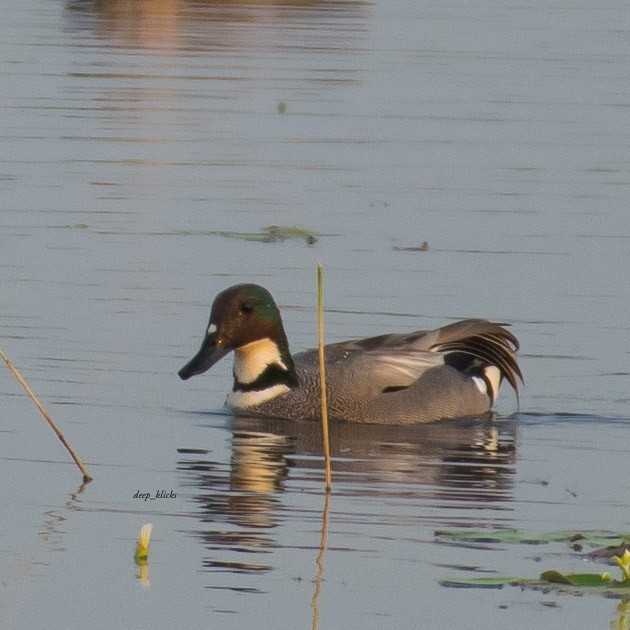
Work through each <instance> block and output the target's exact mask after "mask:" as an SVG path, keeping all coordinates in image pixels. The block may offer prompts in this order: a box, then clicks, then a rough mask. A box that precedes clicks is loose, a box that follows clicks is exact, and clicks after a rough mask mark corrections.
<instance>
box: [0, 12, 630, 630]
mask: <svg viewBox="0 0 630 630" xmlns="http://www.w3.org/2000/svg"><path fill="white" fill-rule="evenodd" d="M3 8H4V11H3V28H2V37H1V38H0V73H1V76H2V86H3V87H2V99H1V101H0V111H1V118H0V120H1V122H0V146H2V152H1V154H0V292H1V294H0V298H1V299H0V338H1V341H2V347H3V349H4V350H5V352H6V353H7V354H8V355H9V356H10V357H11V358H12V359H13V361H14V362H15V363H16V364H17V365H18V367H19V368H20V369H21V370H22V372H23V374H24V376H25V377H26V378H27V379H28V381H29V382H30V384H31V386H32V387H33V389H34V390H35V392H36V393H37V394H38V395H39V396H40V398H41V399H42V401H43V402H44V404H45V405H46V406H47V407H48V408H49V409H50V411H51V413H52V415H53V416H54V418H55V419H56V420H57V422H58V423H59V424H60V426H61V428H62V429H63V430H64V432H65V434H66V435H67V437H68V439H69V440H70V442H71V443H72V444H73V446H74V447H75V448H76V449H77V451H78V452H79V454H80V455H81V456H82V457H83V458H84V459H85V460H86V463H87V465H88V468H89V469H90V472H91V473H92V474H93V476H94V477H95V480H94V482H93V483H91V484H89V485H88V486H87V487H85V488H84V489H80V488H79V481H80V475H79V474H78V472H77V470H76V468H75V467H74V466H73V464H72V463H71V462H69V458H68V456H67V454H66V452H65V451H64V450H63V448H62V446H61V445H60V443H59V442H58V440H57V439H56V437H55V436H54V435H53V433H52V432H51V431H50V430H49V429H48V427H47V426H46V425H45V424H44V422H43V420H42V419H41V417H40V416H39V413H38V412H37V410H36V409H35V408H34V407H33V405H32V404H31V402H30V401H29V400H28V399H27V398H26V397H25V396H24V394H23V392H22V390H21V388H20V386H19V385H18V383H17V382H16V381H15V379H14V378H13V376H12V375H11V374H10V373H9V371H8V370H6V369H4V365H2V364H0V367H2V370H0V408H1V411H2V413H1V421H0V422H1V423H0V433H2V440H1V441H0V445H1V446H0V473H1V475H2V478H3V480H4V481H3V483H2V484H0V505H1V506H2V508H1V513H2V519H1V527H0V529H1V534H0V626H2V627H3V628H4V627H6V628H18V629H21V628H36V627H47V628H85V627H91V628H138V629H144V628H158V627H164V628H166V627H179V626H186V627H190V628H201V627H214V628H230V629H232V628H236V629H238V628H252V627H260V628H287V629H290V628H291V629H292V628H308V627H319V628H322V629H323V628H326V629H330V628H418V627H425V628H452V627H461V628H481V627H483V628H497V629H498V628H505V627H510V628H519V629H526V628H531V627H533V626H536V627H540V628H552V629H555V628H558V629H560V628H567V627H584V628H586V627H589V628H591V627H600V628H602V627H609V624H610V623H611V622H615V623H618V622H619V621H620V618H621V617H623V611H622V612H619V611H618V610H617V602H616V601H613V600H608V599H604V598H599V597H595V596H592V597H570V596H561V595H555V594H553V593H551V594H550V593H540V592H530V591H521V590H520V589H515V588H511V589H510V588H508V589H504V590H484V591H481V590H454V589H447V588H444V587H443V586H440V580H442V579H444V578H452V577H469V576H475V575H484V576H485V575H494V574H499V575H522V576H525V577H536V576H537V575H538V574H539V573H540V571H542V570H544V569H545V568H558V569H561V570H566V571H576V572H578V571H593V572H599V571H602V570H606V567H604V566H602V565H597V564H594V563H592V562H589V563H586V562H585V561H584V560H582V558H581V557H580V555H579V554H577V553H575V552H573V551H572V550H570V549H569V548H567V547H566V546H563V545H557V546H553V545H552V546H544V547H543V546H541V547H530V546H519V545H499V544H496V545H488V546H487V547H485V548H482V549H471V548H468V547H466V548H462V547H458V546H455V545H451V544H444V541H442V540H439V539H438V538H436V536H435V532H436V531H437V530H444V529H461V528H475V529H477V528H488V529H489V530H492V529H497V528H517V529H520V530H524V531H532V532H536V533H541V532H547V531H555V530H573V529H576V530H592V529H606V530H612V531H617V532H620V531H626V530H628V529H630V523H629V520H630V519H629V516H628V515H629V514H630V499H628V497H629V496H630V485H629V484H630V482H629V481H628V479H629V475H628V468H627V467H628V464H627V444H628V437H627V436H628V431H629V428H630V427H629V422H630V421H629V417H630V416H629V414H628V402H629V396H628V376H629V372H630V370H629V369H628V365H629V359H630V344H629V342H628V339H629V337H630V336H629V332H630V324H629V321H628V312H629V310H630V299H629V295H628V289H629V283H628V269H629V267H630V212H629V210H628V208H629V201H630V158H629V156H630V26H629V22H628V14H627V7H626V5H625V4H624V3H622V2H619V1H616V0H612V1H610V2H608V3H607V4H603V5H601V4H600V5H597V7H595V8H592V7H591V8H585V7H584V6H582V4H580V3H573V4H567V3H557V2H553V1H552V2H538V3H528V4H523V3H516V2H510V1H508V0H505V1H504V2H500V3H496V2H494V3H493V2H489V0H474V1H473V2H468V3H463V2H462V3H455V4H453V3H450V4H446V5H444V6H441V5H431V4H425V3H421V2H413V1H411V0H409V1H403V2H393V1H392V0H375V1H374V2H344V1H342V0H338V1H330V2H317V1H314V0H313V1H308V0H307V1H305V2H297V1H296V2H292V1H289V2H279V1H278V2H274V1H272V0H269V1H267V2H257V3H252V4H246V3H242V2H226V3H223V4H222V3H214V2H186V1H184V0H180V1H177V0H161V1H159V2H156V1H148V0H147V1H141V0H135V1H133V0H118V1H116V0H112V1H110V2H107V1H105V0H102V1H99V2H97V1H92V2H91V1H79V0H74V1H69V2H66V3H64V2H62V1H57V0H24V2H20V3H12V4H11V6H8V3H7V2H6V0H5V3H4V7H3ZM269 225H280V226H298V227H300V228H307V229H310V230H313V231H315V232H317V233H318V234H319V237H318V240H317V242H316V243H315V244H314V245H311V246H309V245H307V244H306V243H305V242H304V241H303V240H300V239H292V240H287V241H284V242H275V243H265V242H255V241H251V240H246V239H239V238H228V237H226V236H220V235H217V232H231V233H233V232H236V233H256V232H259V231H260V230H261V229H262V228H264V227H266V226H269ZM424 241H427V242H428V244H429V251H414V250H417V249H418V248H419V247H420V245H421V244H422V243H423V242H424ZM317 261H321V262H323V264H324V265H325V270H326V271H325V274H326V276H325V282H326V306H327V314H326V333H327V339H328V340H330V341H333V340H337V339H344V338H348V337H353V336H363V335H371V334H378V333H381V332H388V331H399V330H400V331H409V330H414V329H418V328H430V327H434V326H438V325H442V324H445V323H448V322H449V321H452V320H453V319H456V318H461V317H465V316H475V317H488V318H491V319H496V320H500V321H506V322H510V323H512V325H513V331H514V332H515V334H517V336H518V337H519V338H520V340H521V343H522V349H523V351H522V366H523V369H524V372H525V376H526V386H525V388H524V390H523V391H522V394H521V401H520V413H518V414H515V411H516V402H515V399H514V397H513V396H512V395H511V394H510V393H505V394H504V395H503V396H502V398H501V400H500V401H499V405H498V408H499V411H500V413H501V414H502V415H501V416H500V417H499V418H498V420H497V421H496V422H494V423H492V422H488V421H483V420H480V421H476V422H467V423H445V424H442V425H439V426H433V427H420V428H410V429H405V430H400V429H395V430H394V429H386V428H379V427H372V428H365V427H364V428H356V427H346V426H335V427H333V430H332V435H331V438H332V441H333V454H334V462H333V467H334V478H333V486H334V491H333V494H332V496H331V498H330V504H329V506H328V507H329V512H328V513H326V514H325V513H324V512H325V511H324V503H325V502H324V495H323V494H322V485H323V474H322V470H321V458H320V443H319V437H318V435H319V432H318V429H317V427H315V426H312V425H304V426H303V425H301V424H298V425H297V426H296V425H287V424H286V423H265V422H260V421H259V422H254V421H247V420H238V421H231V420H230V418H228V417H226V416H223V415H219V414H217V413H213V412H216V410H218V409H219V408H220V407H221V405H222V402H223V399H224V396H225V393H226V391H227V389H228V388H229V386H230V362H229V361H227V360H224V361H223V362H222V363H221V364H219V365H217V366H216V367H215V368H213V370H212V371H211V372H210V373H209V374H208V375H206V376H204V377H203V378H199V379H195V380H192V381H189V382H186V383H182V382H181V381H180V380H179V379H178V378H177V375H176V372H177V370H178V369H179V368H180V367H181V365H183V363H184V362H185V361H186V360H187V359H188V358H189V357H190V356H191V353H192V352H194V351H195V350H196V346H197V344H198V341H199V339H200V337H201V334H202V332H203V329H204V326H205V325H206V323H207V316H208V308H209V304H210V302H211V300H212V298H213V296H214V295H215V294H216V293H217V292H218V291H219V290H221V289H223V288H225V287H226V286H229V285H230V284H233V283H236V282H242V281H255V282H259V283H261V284H264V285H265V286H267V287H268V288H269V289H270V290H271V291H272V293H274V295H275V296H276V297H277V299H278V302H279V303H280V305H281V307H282V309H283V314H284V319H285V324H286V328H287V332H288V335H289V338H290V341H291V344H292V348H293V350H295V351H297V350H300V349H303V348H305V347H309V346H313V345H314V344H315V342H316V330H315V314H314V302H315V298H314V294H315V290H314V284H315V271H314V269H315V264H316V262H317ZM157 490H164V491H166V492H167V493H171V491H172V492H173V494H175V495H176V497H172V498H163V499H156V500H153V501H146V502H145V501H143V500H141V499H134V498H133V495H134V494H135V493H136V492H137V491H141V492H151V493H152V494H155V492H156V491H157ZM145 522H153V524H154V534H153V541H152V548H151V554H150V559H149V567H148V581H149V585H148V586H147V585H146V584H145V585H143V583H142V582H141V581H140V580H139V579H138V577H137V573H138V568H137V567H136V566H135V564H134V561H133V550H134V545H135V539H136V538H137V536H138V532H139V528H140V526H141V525H142V524H143V523H145ZM323 539H325V543H326V545H325V547H326V549H325V553H324V554H323V556H322V555H320V554H321V544H322V540H323ZM473 568H474V570H473ZM465 569H467V570H465ZM621 621H623V619H621ZM626 621H627V619H626Z"/></svg>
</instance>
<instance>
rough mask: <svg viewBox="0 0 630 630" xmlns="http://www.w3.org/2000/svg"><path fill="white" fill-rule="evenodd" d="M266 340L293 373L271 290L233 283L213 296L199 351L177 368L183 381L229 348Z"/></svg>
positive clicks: (211, 363) (211, 362)
mask: <svg viewBox="0 0 630 630" xmlns="http://www.w3.org/2000/svg"><path fill="white" fill-rule="evenodd" d="M264 339H269V340H270V341H271V342H273V343H274V344H275V345H276V346H277V348H278V352H279V354H280V356H281V357H282V362H283V364H284V365H285V366H286V367H287V369H288V371H290V372H291V373H293V372H294V369H295V368H294V366H293V360H292V359H291V355H290V354H289V351H288V343H287V338H286V334H285V332H284V328H283V326H282V319H281V317H280V312H279V310H278V307H277V306H276V303H275V302H274V299H273V297H272V296H271V293H269V291H267V289H265V288H263V287H261V286H259V285H257V284H237V285H235V286H233V287H230V288H229V289H226V290H225V291H222V292H221V293H219V295H217V297H216V298H215V300H214V303H213V304H212V311H211V312H210V322H209V323H208V328H207V330H206V335H205V338H204V340H203V343H202V345H201V348H200V350H199V352H198V353H197V354H196V355H195V356H194V357H193V358H192V359H191V360H190V361H189V362H188V363H187V364H186V365H185V366H184V367H183V368H182V369H181V370H180V371H179V376H180V377H181V378H182V379H184V380H186V379H188V378H190V377H191V376H195V375H196V374H201V373H202V372H205V371H206V370H208V369H209V368H211V367H212V366H213V365H214V364H215V363H216V362H217V361H218V360H219V359H221V358H222V357H224V356H225V355H226V354H228V353H229V352H230V351H232V350H238V349H239V348H242V347H243V346H247V344H250V343H252V342H254V341H259V340H264Z"/></svg>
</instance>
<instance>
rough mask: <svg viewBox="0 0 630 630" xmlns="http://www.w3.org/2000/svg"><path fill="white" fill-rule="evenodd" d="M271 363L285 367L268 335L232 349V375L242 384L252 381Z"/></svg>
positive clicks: (278, 351)
mask: <svg viewBox="0 0 630 630" xmlns="http://www.w3.org/2000/svg"><path fill="white" fill-rule="evenodd" d="M272 363H276V364H278V365H279V366H280V367H281V368H283V369H285V370H286V369H287V366H286V365H285V364H284V362H283V361H282V358H281V357H280V350H278V346H277V345H276V343H275V342H274V341H271V339H269V337H265V338H264V339H258V340H257V341H252V342H251V343H248V344H246V345H244V346H241V347H240V348H237V349H236V350H234V376H235V377H236V380H237V381H238V382H239V383H242V384H243V385H247V384H248V383H253V382H254V381H255V380H256V379H257V378H258V377H259V376H260V375H261V374H262V373H263V372H264V371H265V368H266V367H267V366H268V365H271V364H272Z"/></svg>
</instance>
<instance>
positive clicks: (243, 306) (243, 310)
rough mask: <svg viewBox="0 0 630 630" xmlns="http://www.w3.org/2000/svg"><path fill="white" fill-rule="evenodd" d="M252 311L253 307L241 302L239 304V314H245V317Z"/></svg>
mask: <svg viewBox="0 0 630 630" xmlns="http://www.w3.org/2000/svg"><path fill="white" fill-rule="evenodd" d="M253 310H254V307H253V306H252V305H251V304H248V303H247V302H243V303H242V304H241V313H245V314H246V315H249V313H251V312H252V311H253Z"/></svg>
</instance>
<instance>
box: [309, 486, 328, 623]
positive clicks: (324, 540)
mask: <svg viewBox="0 0 630 630" xmlns="http://www.w3.org/2000/svg"><path fill="white" fill-rule="evenodd" d="M329 515H330V492H327V493H326V495H325V496H324V512H323V513H322V535H321V538H320V539H319V553H318V554H317V558H315V564H316V565H317V575H316V576H315V590H314V591H313V597H311V609H312V610H313V616H312V621H311V630H317V626H318V624H319V596H320V595H321V592H322V581H323V580H324V554H325V553H326V547H327V546H328V520H329Z"/></svg>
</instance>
